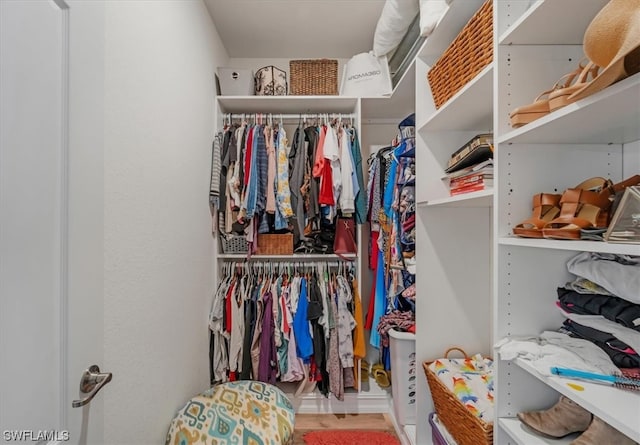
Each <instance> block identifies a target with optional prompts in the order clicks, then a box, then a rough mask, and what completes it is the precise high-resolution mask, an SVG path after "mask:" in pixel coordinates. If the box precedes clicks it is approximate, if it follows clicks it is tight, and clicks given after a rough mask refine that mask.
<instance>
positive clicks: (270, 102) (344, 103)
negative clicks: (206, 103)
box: [216, 95, 359, 113]
mask: <svg viewBox="0 0 640 445" xmlns="http://www.w3.org/2000/svg"><path fill="white" fill-rule="evenodd" d="M216 99H217V103H218V104H219V105H220V107H221V108H222V110H221V111H222V112H224V113H291V112H293V113H305V112H306V113H327V112H328V113H332V112H338V113H339V112H343V113H344V112H353V110H354V109H355V107H356V104H357V103H358V100H359V98H357V97H352V96H291V95H287V96H217V98H216ZM331 108H333V109H331Z"/></svg>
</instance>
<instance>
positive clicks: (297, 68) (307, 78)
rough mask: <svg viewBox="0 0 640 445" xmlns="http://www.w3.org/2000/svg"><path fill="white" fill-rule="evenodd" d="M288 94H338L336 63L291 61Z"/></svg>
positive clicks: (328, 61)
mask: <svg viewBox="0 0 640 445" xmlns="http://www.w3.org/2000/svg"><path fill="white" fill-rule="evenodd" d="M289 78H290V79H291V91H290V94H292V95H297V96H325V95H328V96H335V95H337V94H338V61H337V60H333V59H310V60H291V61H290V62H289Z"/></svg>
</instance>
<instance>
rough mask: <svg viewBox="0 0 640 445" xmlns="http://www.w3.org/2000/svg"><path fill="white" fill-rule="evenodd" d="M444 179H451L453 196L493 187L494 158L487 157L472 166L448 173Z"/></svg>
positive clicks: (450, 186) (451, 193) (450, 185)
mask: <svg viewBox="0 0 640 445" xmlns="http://www.w3.org/2000/svg"><path fill="white" fill-rule="evenodd" d="M444 179H446V180H448V181H449V194H450V195H451V196H455V195H460V194H463V193H470V192H477V191H479V190H486V189H488V188H492V187H493V159H487V160H485V161H483V162H480V163H478V164H475V165H472V166H470V167H466V168H463V169H461V170H456V171H455V172H452V173H448V174H447V175H445V177H444Z"/></svg>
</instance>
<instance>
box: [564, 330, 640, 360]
mask: <svg viewBox="0 0 640 445" xmlns="http://www.w3.org/2000/svg"><path fill="white" fill-rule="evenodd" d="M563 327H564V328H565V329H566V330H567V331H569V335H571V336H572V337H577V338H582V339H584V340H589V341H590V342H592V343H594V344H595V345H596V346H598V347H599V348H600V349H602V350H603V351H604V352H606V353H607V355H608V356H609V357H610V358H611V361H612V362H613V364H614V365H616V366H617V367H618V368H638V367H640V356H639V355H638V354H637V353H636V352H635V351H634V350H633V348H631V347H630V346H629V345H628V344H626V343H624V342H623V341H620V340H618V339H617V338H616V337H614V336H613V335H611V334H609V333H607V332H602V331H599V330H597V329H593V328H590V327H588V326H583V325H581V324H579V323H576V322H575V321H573V320H565V322H564V325H563Z"/></svg>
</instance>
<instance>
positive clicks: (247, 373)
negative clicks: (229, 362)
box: [240, 286, 258, 380]
mask: <svg viewBox="0 0 640 445" xmlns="http://www.w3.org/2000/svg"><path fill="white" fill-rule="evenodd" d="M257 293H258V286H256V287H255V288H254V289H252V290H251V291H250V293H249V294H250V295H252V298H250V299H247V300H245V301H244V337H243V339H242V369H241V370H240V380H251V379H252V374H253V366H252V365H251V344H252V343H253V330H254V328H255V325H256V313H257V307H256V299H257V296H255V297H254V294H257Z"/></svg>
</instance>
